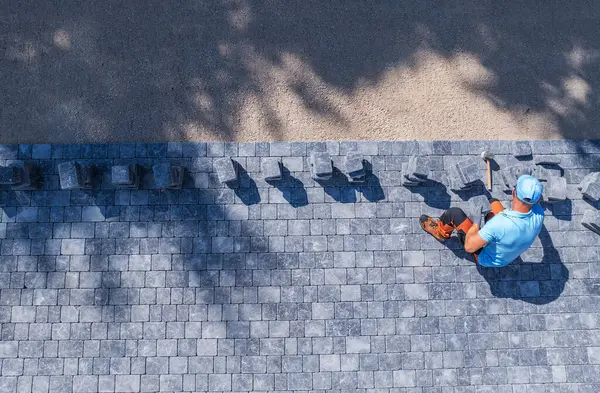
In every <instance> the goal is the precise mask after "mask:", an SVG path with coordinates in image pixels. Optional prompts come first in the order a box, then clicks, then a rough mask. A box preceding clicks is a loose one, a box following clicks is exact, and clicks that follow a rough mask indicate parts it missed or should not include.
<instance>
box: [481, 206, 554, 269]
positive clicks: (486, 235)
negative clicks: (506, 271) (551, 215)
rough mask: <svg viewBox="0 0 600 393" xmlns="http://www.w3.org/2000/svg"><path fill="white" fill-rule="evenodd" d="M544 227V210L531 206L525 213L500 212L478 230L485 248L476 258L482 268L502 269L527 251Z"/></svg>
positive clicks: (507, 210)
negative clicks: (485, 243) (499, 267)
mask: <svg viewBox="0 0 600 393" xmlns="http://www.w3.org/2000/svg"><path fill="white" fill-rule="evenodd" d="M543 223H544V209H543V208H542V207H541V206H540V205H537V204H536V205H533V206H532V207H531V210H530V211H529V212H528V213H519V212H517V211H514V210H509V209H506V210H503V211H502V212H500V213H499V214H496V215H495V216H494V217H493V218H492V219H491V220H490V221H488V222H487V223H486V224H485V225H484V226H483V228H481V229H480V230H479V236H481V238H482V239H483V240H485V241H486V242H487V243H488V244H487V245H486V246H485V247H484V248H483V250H482V251H481V253H480V254H479V257H478V262H479V264H481V265H482V266H491V267H498V266H506V265H508V264H509V263H511V262H512V261H514V260H515V259H517V258H518V257H519V255H521V254H522V253H523V252H525V250H527V249H528V248H529V247H531V244H532V243H533V242H534V240H535V238H536V237H537V235H539V233H540V230H541V229H542V224H543Z"/></svg>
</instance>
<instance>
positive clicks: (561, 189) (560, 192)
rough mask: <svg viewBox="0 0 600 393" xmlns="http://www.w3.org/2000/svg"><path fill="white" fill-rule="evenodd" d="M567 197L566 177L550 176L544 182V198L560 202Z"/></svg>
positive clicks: (548, 200)
mask: <svg viewBox="0 0 600 393" xmlns="http://www.w3.org/2000/svg"><path fill="white" fill-rule="evenodd" d="M566 199H567V179H565V178H564V177H557V176H550V177H548V180H547V181H546V184H544V200H545V201H546V202H558V201H564V200H566Z"/></svg>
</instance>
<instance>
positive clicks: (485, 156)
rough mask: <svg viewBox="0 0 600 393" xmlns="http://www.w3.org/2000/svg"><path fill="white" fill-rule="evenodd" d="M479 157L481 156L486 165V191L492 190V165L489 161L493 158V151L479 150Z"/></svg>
mask: <svg viewBox="0 0 600 393" xmlns="http://www.w3.org/2000/svg"><path fill="white" fill-rule="evenodd" d="M481 158H483V160H484V161H485V163H486V166H487V189H488V191H492V165H491V164H490V161H491V160H492V159H493V158H494V153H490V152H489V151H487V150H484V151H482V152H481Z"/></svg>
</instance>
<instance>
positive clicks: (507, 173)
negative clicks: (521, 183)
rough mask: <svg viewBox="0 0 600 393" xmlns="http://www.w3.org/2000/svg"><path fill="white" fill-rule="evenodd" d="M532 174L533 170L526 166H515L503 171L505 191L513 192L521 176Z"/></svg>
mask: <svg viewBox="0 0 600 393" xmlns="http://www.w3.org/2000/svg"><path fill="white" fill-rule="evenodd" d="M531 174H532V170H531V168H530V167H527V166H525V165H513V166H510V167H506V168H504V169H502V171H501V177H502V182H503V185H504V190H505V191H512V190H513V189H514V188H515V187H516V186H517V180H518V179H519V177H520V176H522V175H531ZM546 180H547V179H546Z"/></svg>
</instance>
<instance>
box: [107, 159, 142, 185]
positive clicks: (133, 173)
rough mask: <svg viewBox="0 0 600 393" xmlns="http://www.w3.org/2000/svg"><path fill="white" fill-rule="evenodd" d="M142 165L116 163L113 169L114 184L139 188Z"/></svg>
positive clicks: (112, 178)
mask: <svg viewBox="0 0 600 393" xmlns="http://www.w3.org/2000/svg"><path fill="white" fill-rule="evenodd" d="M141 171H142V167H141V166H140V165H137V164H133V165H114V166H113V167H112V170H111V180H112V184H113V185H115V186H120V187H123V188H133V189H137V188H139V186H140V179H141V177H142V172H141Z"/></svg>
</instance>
